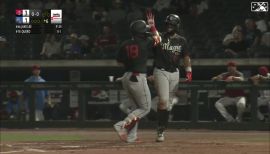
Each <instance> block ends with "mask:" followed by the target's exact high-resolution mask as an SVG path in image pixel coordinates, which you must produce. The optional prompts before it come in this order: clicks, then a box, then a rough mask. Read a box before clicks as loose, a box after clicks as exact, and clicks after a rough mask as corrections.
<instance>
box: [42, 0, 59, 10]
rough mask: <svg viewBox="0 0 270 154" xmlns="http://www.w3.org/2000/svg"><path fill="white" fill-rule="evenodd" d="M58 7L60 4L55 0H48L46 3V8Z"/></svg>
mask: <svg viewBox="0 0 270 154" xmlns="http://www.w3.org/2000/svg"><path fill="white" fill-rule="evenodd" d="M57 8H58V6H57V3H56V2H55V0H48V1H47V2H46V3H45V5H44V9H57Z"/></svg>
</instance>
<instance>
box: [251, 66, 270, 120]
mask: <svg viewBox="0 0 270 154" xmlns="http://www.w3.org/2000/svg"><path fill="white" fill-rule="evenodd" d="M250 79H251V80H252V81H253V83H254V84H258V83H259V81H265V80H270V73H269V70H268V68H267V67H266V66H261V67H259V74H257V75H255V76H252V77H251V78H250ZM257 106H258V108H259V107H260V106H268V108H269V109H270V90H261V91H260V96H259V97H258V99H257ZM257 116H258V119H259V120H261V121H264V120H265V118H264V116H263V114H262V113H261V112H260V110H258V111H257Z"/></svg>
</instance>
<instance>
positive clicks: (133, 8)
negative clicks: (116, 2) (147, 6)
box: [127, 2, 143, 23]
mask: <svg viewBox="0 0 270 154" xmlns="http://www.w3.org/2000/svg"><path fill="white" fill-rule="evenodd" d="M129 6H130V7H129V12H128V14H127V20H128V23H131V22H132V21H134V20H140V19H143V13H142V11H141V9H140V7H139V6H138V5H137V4H136V3H134V2H131V3H130V5H129Z"/></svg>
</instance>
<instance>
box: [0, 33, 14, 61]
mask: <svg viewBox="0 0 270 154" xmlns="http://www.w3.org/2000/svg"><path fill="white" fill-rule="evenodd" d="M10 56H12V55H11V49H10V46H9V45H8V42H7V39H6V38H5V37H3V36H0V59H5V58H9V57H10Z"/></svg>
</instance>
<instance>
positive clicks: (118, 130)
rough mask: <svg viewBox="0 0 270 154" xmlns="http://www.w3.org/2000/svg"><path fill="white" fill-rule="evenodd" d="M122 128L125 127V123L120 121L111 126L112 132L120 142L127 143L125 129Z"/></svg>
mask: <svg viewBox="0 0 270 154" xmlns="http://www.w3.org/2000/svg"><path fill="white" fill-rule="evenodd" d="M124 126H125V122H123V121H120V122H118V123H116V124H114V125H113V127H114V130H115V131H116V133H117V135H118V136H119V138H120V140H122V141H124V142H127V129H126V128H125V127H124Z"/></svg>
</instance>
